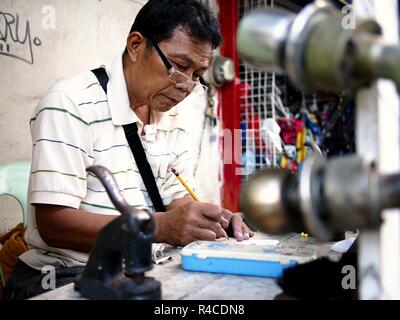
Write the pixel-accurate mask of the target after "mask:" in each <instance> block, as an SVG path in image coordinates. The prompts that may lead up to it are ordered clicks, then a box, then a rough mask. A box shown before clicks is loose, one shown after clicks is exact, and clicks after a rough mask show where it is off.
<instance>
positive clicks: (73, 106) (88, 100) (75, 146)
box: [20, 53, 193, 269]
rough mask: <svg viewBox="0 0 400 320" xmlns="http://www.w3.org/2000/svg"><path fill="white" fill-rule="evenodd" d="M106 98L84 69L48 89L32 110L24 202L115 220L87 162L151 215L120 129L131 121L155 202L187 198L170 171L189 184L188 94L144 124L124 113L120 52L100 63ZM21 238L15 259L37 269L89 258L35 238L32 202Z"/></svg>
mask: <svg viewBox="0 0 400 320" xmlns="http://www.w3.org/2000/svg"><path fill="white" fill-rule="evenodd" d="M106 71H107V74H108V76H109V79H110V80H109V83H108V86H107V92H108V94H107V95H106V94H105V92H104V90H103V89H102V88H101V86H100V84H99V82H98V81H97V78H96V77H95V76H94V74H93V73H92V72H90V71H87V72H83V73H81V74H79V75H77V76H75V77H72V78H69V79H65V80H62V81H60V82H58V83H57V84H56V85H54V86H53V87H52V88H51V89H50V91H49V92H48V93H47V94H46V95H45V96H44V97H43V99H42V100H41V101H40V103H39V105H38V106H37V107H36V109H35V111H34V113H33V115H32V117H31V119H30V128H31V136H32V168H31V175H30V182H29V203H30V204H34V203H41V204H53V205H61V206H67V207H72V208H79V209H81V210H85V211H88V212H91V213H93V214H108V215H109V214H111V215H119V212H118V211H117V210H116V209H115V207H114V206H113V204H112V203H111V201H110V199H109V197H108V195H107V193H106V191H105V189H104V186H103V185H102V184H101V182H100V180H99V179H97V177H96V176H94V175H93V174H92V173H88V172H86V168H87V167H89V166H91V165H103V166H105V167H106V168H108V169H109V170H110V171H111V172H112V173H113V175H114V177H115V179H116V181H117V184H118V187H119V189H120V190H121V192H122V193H123V195H124V196H125V198H126V200H127V201H128V203H129V204H130V205H131V206H133V207H136V208H139V209H147V210H150V211H154V210H153V207H152V202H151V200H150V197H149V195H148V193H147V191H146V188H145V186H144V183H143V180H142V178H141V176H140V173H139V170H138V168H137V165H136V163H135V160H134V157H133V155H132V152H131V150H130V148H129V144H128V142H127V140H126V137H125V133H124V130H123V127H122V126H123V125H125V124H129V123H133V122H136V123H137V125H138V128H139V132H142V130H143V131H144V135H142V136H141V140H142V144H143V147H144V150H145V152H146V155H147V159H148V162H149V163H150V166H151V169H152V171H153V174H154V177H155V179H156V183H157V186H158V189H159V191H160V195H161V198H162V200H163V202H164V204H165V205H166V206H167V205H169V204H170V203H171V202H172V201H174V200H176V199H179V198H182V197H183V196H184V195H186V194H187V191H186V189H185V188H184V187H183V186H182V184H181V183H180V182H179V181H178V180H177V179H176V177H175V176H174V174H173V173H172V172H171V170H170V168H171V167H174V168H176V169H177V170H178V171H179V172H181V174H182V176H183V177H184V179H185V180H187V182H188V183H189V185H192V184H193V183H192V182H193V177H192V172H191V168H192V166H191V165H190V161H191V160H190V157H189V152H188V144H187V143H188V141H187V140H188V134H187V131H186V130H185V116H184V115H183V114H184V112H180V111H182V109H183V108H184V105H185V104H186V103H190V100H191V99H193V95H189V97H187V98H186V99H185V100H184V101H182V102H181V103H180V104H178V105H176V106H175V107H174V108H172V109H171V110H170V111H168V112H163V113H161V112H154V111H151V114H150V124H148V125H145V126H144V127H143V123H142V122H141V120H140V119H139V118H138V117H137V116H136V114H135V113H134V112H133V111H132V109H131V108H130V103H129V98H128V92H127V88H126V83H125V78H124V73H123V66H122V53H121V54H119V55H118V56H117V58H116V59H115V60H114V62H113V63H112V65H110V66H106ZM25 238H26V241H27V243H28V245H29V249H30V250H29V251H27V252H26V253H24V254H23V255H21V256H20V259H21V260H22V261H24V262H25V263H26V264H28V265H29V266H31V267H33V268H35V269H40V268H41V267H42V266H44V265H55V266H68V267H70V266H82V265H84V264H85V263H86V261H87V259H88V255H87V254H85V253H83V252H78V251H74V250H68V249H60V248H54V247H50V246H48V245H47V244H46V243H45V242H44V241H43V239H42V238H41V236H40V234H39V231H38V228H37V224H36V219H35V207H34V206H32V205H30V208H29V214H28V227H27V232H26V236H25Z"/></svg>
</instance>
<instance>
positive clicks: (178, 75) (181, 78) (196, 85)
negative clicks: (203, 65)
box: [150, 40, 208, 94]
mask: <svg viewBox="0 0 400 320" xmlns="http://www.w3.org/2000/svg"><path fill="white" fill-rule="evenodd" d="M150 42H151V43H152V45H153V46H154V48H155V49H156V51H157V53H158V55H159V56H160V58H161V60H162V62H163V63H164V65H165V67H166V68H167V70H168V73H169V77H168V78H169V80H171V81H172V82H173V83H180V84H185V85H188V87H189V91H190V92H195V93H198V94H204V93H206V92H207V90H208V88H207V87H206V86H205V85H203V84H201V83H200V81H194V80H192V79H190V78H189V77H188V76H187V75H186V74H184V73H183V72H180V71H179V70H176V69H175V68H174V67H173V66H172V64H171V62H170V61H169V60H168V58H167V57H166V56H165V55H164V53H163V52H162V51H161V49H160V47H159V46H158V45H157V44H156V43H155V42H154V41H152V40H150Z"/></svg>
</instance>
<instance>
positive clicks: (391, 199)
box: [240, 155, 400, 240]
mask: <svg viewBox="0 0 400 320" xmlns="http://www.w3.org/2000/svg"><path fill="white" fill-rule="evenodd" d="M240 205H241V211H243V212H244V213H245V214H246V216H247V217H248V218H249V219H250V221H251V222H252V223H253V224H254V225H255V226H256V227H257V228H258V229H259V230H260V231H263V232H266V233H273V234H279V233H286V232H290V231H300V230H307V231H308V232H310V233H311V234H312V235H314V236H316V237H318V238H320V239H323V240H332V238H333V236H334V234H335V233H340V232H343V231H345V230H355V229H358V228H360V229H368V228H376V227H378V226H380V224H381V215H380V213H381V211H382V210H383V209H387V208H399V207H400V173H397V174H388V175H382V174H379V173H378V172H377V170H376V168H375V165H374V163H373V162H370V161H366V160H364V159H361V158H359V157H356V156H348V157H343V158H333V159H330V160H329V161H327V160H325V159H323V158H322V157H320V156H318V155H317V156H312V157H310V158H309V159H307V160H306V161H305V163H304V166H303V169H302V171H301V172H300V174H298V175H294V174H291V173H290V172H288V171H287V170H280V169H264V170H261V171H259V172H257V173H256V174H255V175H254V176H253V177H251V178H250V179H249V180H248V182H247V183H246V184H245V186H244V188H243V190H242V194H241V201H240Z"/></svg>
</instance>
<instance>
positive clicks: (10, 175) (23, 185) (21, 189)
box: [0, 161, 31, 286]
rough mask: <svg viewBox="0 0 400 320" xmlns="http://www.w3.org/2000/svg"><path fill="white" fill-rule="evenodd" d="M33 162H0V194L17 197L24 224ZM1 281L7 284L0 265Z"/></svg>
mask: <svg viewBox="0 0 400 320" xmlns="http://www.w3.org/2000/svg"><path fill="white" fill-rule="evenodd" d="M30 170H31V163H30V162H29V161H18V162H11V163H4V164H0V195H9V196H12V197H13V198H15V199H16V200H17V201H18V203H19V204H20V206H21V208H22V214H23V216H22V219H23V220H22V221H23V223H24V226H26V223H27V216H28V199H27V196H28V184H29V174H30ZM0 281H1V282H2V283H3V286H4V285H5V281H4V276H3V272H2V270H1V265H0Z"/></svg>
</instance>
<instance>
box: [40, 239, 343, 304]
mask: <svg viewBox="0 0 400 320" xmlns="http://www.w3.org/2000/svg"><path fill="white" fill-rule="evenodd" d="M255 238H256V239H277V240H285V241H289V242H290V243H292V244H298V243H299V242H300V241H302V242H303V244H304V241H306V242H307V245H310V246H316V247H317V248H318V255H319V256H330V257H331V258H332V259H338V258H339V257H340V255H339V254H338V253H336V252H333V251H330V247H331V245H332V243H322V242H319V241H317V240H316V239H314V238H309V239H302V238H301V237H300V236H299V235H298V234H290V235H284V236H267V235H265V234H259V233H258V234H256V235H255ZM179 252H180V249H176V248H171V249H169V250H167V251H166V252H165V255H168V256H171V259H170V260H168V261H166V262H164V263H163V264H159V265H154V268H153V269H152V270H151V271H149V272H148V273H146V275H147V276H151V277H154V278H155V279H157V280H159V281H160V282H161V284H162V298H163V299H164V300H273V299H274V298H275V297H276V296H277V295H278V294H280V293H282V290H281V288H280V287H279V286H278V285H277V284H276V280H275V279H271V278H262V277H250V276H236V275H226V274H212V273H204V272H188V271H185V270H183V269H182V267H181V257H180V254H179ZM32 299H33V300H79V299H83V298H82V297H81V296H80V294H79V293H78V292H77V291H75V290H74V285H73V284H69V285H66V286H64V287H60V288H58V289H55V290H52V291H49V292H47V293H45V294H42V295H40V296H37V297H34V298H32Z"/></svg>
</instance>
